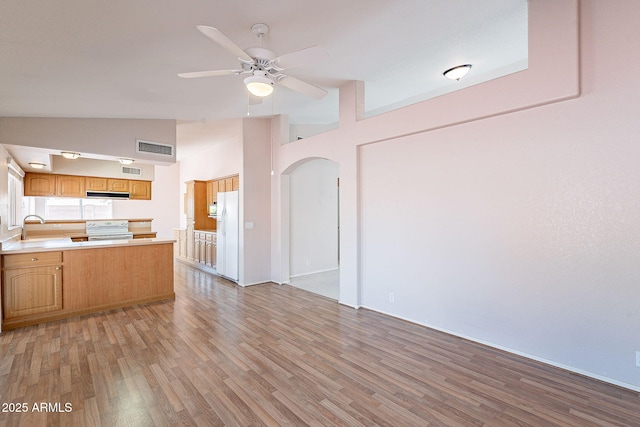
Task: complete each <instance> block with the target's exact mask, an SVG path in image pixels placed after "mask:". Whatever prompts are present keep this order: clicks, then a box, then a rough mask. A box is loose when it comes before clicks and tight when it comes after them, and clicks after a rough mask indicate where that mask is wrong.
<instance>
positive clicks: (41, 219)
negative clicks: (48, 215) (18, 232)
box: [20, 214, 45, 240]
mask: <svg viewBox="0 0 640 427" xmlns="http://www.w3.org/2000/svg"><path fill="white" fill-rule="evenodd" d="M32 217H33V218H38V220H40V224H44V223H45V220H44V218H42V217H41V216H40V215H33V214H32V215H27V216H25V217H24V219H23V220H22V236H21V237H20V238H21V239H22V240H26V237H27V231H26V230H25V229H24V226H25V224H26V223H27V219H28V218H32Z"/></svg>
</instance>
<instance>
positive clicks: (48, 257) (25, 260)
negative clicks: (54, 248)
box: [3, 252, 62, 268]
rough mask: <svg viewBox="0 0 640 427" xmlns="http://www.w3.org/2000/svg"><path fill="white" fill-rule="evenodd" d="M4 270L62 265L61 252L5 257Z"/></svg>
mask: <svg viewBox="0 0 640 427" xmlns="http://www.w3.org/2000/svg"><path fill="white" fill-rule="evenodd" d="M3 258H4V268H20V267H32V266H38V265H52V264H60V263H62V252H31V253H28V254H15V255H5V256H4V257H3Z"/></svg>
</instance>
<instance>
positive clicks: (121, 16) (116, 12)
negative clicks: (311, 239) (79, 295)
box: [0, 0, 527, 123]
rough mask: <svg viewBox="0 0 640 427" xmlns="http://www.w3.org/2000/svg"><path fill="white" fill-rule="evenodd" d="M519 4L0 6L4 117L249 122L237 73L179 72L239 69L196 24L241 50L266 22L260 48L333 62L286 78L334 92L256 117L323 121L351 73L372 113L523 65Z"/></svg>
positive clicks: (124, 2) (271, 105)
mask: <svg viewBox="0 0 640 427" xmlns="http://www.w3.org/2000/svg"><path fill="white" fill-rule="evenodd" d="M526 11H527V2H526V0H482V1H478V0H393V1H389V0H350V1H344V0H180V1H177V0H109V1H100V0H46V1H43V0H2V1H1V2H0V61H1V65H0V100H1V101H0V116H5V117H17V116H27V117H101V118H165V119H166V118H169V119H178V120H183V121H201V122H202V121H213V120H220V119H228V118H234V117H240V116H245V115H246V114H247V108H248V107H247V95H246V91H245V89H244V87H243V84H242V76H224V77H208V78H201V79H181V78H178V77H177V76H176V74H177V73H179V72H188V71H201V70H211V69H230V68H238V62H237V59H235V58H234V57H233V56H232V55H231V54H229V53H228V52H227V51H225V50H223V49H222V48H221V47H220V46H218V45H216V44H215V43H214V42H213V41H212V40H210V39H208V38H207V37H205V36H204V35H203V34H202V33H200V32H199V31H197V30H196V25H201V24H202V25H209V26H214V27H217V28H219V29H220V30H221V31H222V32H223V33H224V34H226V35H227V37H228V38H230V39H231V40H233V41H234V42H235V43H236V44H238V45H239V46H240V47H242V48H243V49H244V48H248V47H252V46H257V45H258V40H257V38H256V37H255V36H254V34H253V33H252V32H251V26H252V24H254V23H258V22H264V23H267V24H268V25H269V26H270V28H271V31H270V32H269V34H268V35H267V36H266V37H265V39H264V41H263V46H264V47H267V48H269V49H271V50H273V51H274V52H275V53H276V54H278V55H281V54H284V53H288V52H292V51H295V50H298V49H302V48H305V47H309V46H312V45H320V46H323V47H325V48H326V49H327V51H328V53H329V59H328V60H327V61H324V62H322V63H320V64H317V65H313V66H304V67H300V68H296V69H294V70H289V73H290V74H291V75H292V76H294V77H297V78H299V79H302V80H305V81H308V82H310V83H312V84H314V85H318V86H321V87H324V88H326V89H328V90H329V95H328V96H327V97H326V98H325V99H324V100H322V101H316V100H315V99H312V98H307V97H305V96H303V95H300V94H297V93H295V92H292V91H290V90H289V89H287V88H284V87H278V88H276V92H275V96H274V97H273V101H271V99H268V100H267V101H266V102H263V104H262V105H260V106H252V107H251V114H252V115H258V116H259V115H270V114H271V113H272V112H273V113H276V114H289V115H290V117H291V120H292V122H300V123H329V122H332V121H335V120H336V119H337V114H338V113H337V89H336V88H337V87H339V86H340V85H341V84H343V83H344V82H346V81H349V80H362V81H364V82H365V88H366V89H365V90H366V105H367V109H368V110H371V111H374V112H375V111H378V112H379V111H383V110H384V109H385V105H389V104H396V105H401V104H402V103H403V102H404V101H402V100H403V99H407V98H411V99H414V100H417V99H420V98H421V97H424V96H426V94H431V95H437V94H439V93H442V91H448V90H452V89H451V88H454V87H455V85H456V82H451V81H448V80H447V79H445V78H443V77H442V71H443V70H444V69H446V68H449V67H452V66H454V65H458V64H460V63H472V64H473V65H474V68H473V69H472V72H471V73H470V77H469V78H470V80H469V81H472V82H473V81H474V79H476V81H477V80H478V79H480V78H482V79H485V80H486V79H490V78H494V77H495V76H496V75H499V74H500V73H503V74H504V70H509V69H513V67H514V64H522V63H523V61H524V62H525V63H526V56H527V32H526V21H527V18H526ZM525 66H526V65H525Z"/></svg>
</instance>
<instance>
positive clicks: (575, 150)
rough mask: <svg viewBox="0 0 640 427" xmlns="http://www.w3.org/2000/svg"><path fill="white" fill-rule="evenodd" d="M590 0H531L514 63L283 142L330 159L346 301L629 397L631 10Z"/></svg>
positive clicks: (634, 155)
mask: <svg viewBox="0 0 640 427" xmlns="http://www.w3.org/2000/svg"><path fill="white" fill-rule="evenodd" d="M603 3H604V2H597V1H595V0H591V1H588V0H584V1H582V2H580V9H579V10H578V3H577V2H576V1H573V0H564V1H552V0H531V1H530V2H529V7H530V20H529V31H530V34H529V39H530V57H529V69H528V70H526V71H523V72H520V73H517V74H513V75H510V76H506V77H504V78H501V79H498V80H494V81H491V82H488V83H486V84H482V85H479V86H475V87H471V88H468V89H465V90H462V91H459V92H455V93H452V94H448V95H445V96H442V97H440V98H436V99H433V100H430V101H425V102H423V103H420V104H416V105H413V106H410V107H406V108H403V109H401V110H397V111H394V112H390V113H387V114H383V115H381V116H377V117H373V118H371V119H367V120H361V121H342V122H341V126H340V129H338V130H336V131H331V132H327V133H326V134H323V135H319V136H317V137H312V138H307V139H305V140H302V141H299V142H297V143H292V144H288V145H286V146H282V147H279V149H278V150H277V152H276V153H275V158H276V161H277V171H278V172H283V171H285V170H286V169H287V168H288V167H289V166H290V165H292V164H295V163H296V162H299V161H301V160H302V159H304V158H310V157H325V158H329V159H333V160H335V161H337V162H338V163H339V165H340V178H341V194H340V200H341V218H340V223H341V237H342V239H341V242H340V245H341V254H345V256H344V257H343V258H342V259H341V273H340V280H341V291H340V300H341V302H342V303H344V304H348V305H352V306H365V307H369V308H372V309H374V310H378V311H382V312H386V313H389V314H391V315H394V316H397V317H401V318H405V319H408V320H411V321H415V322H418V323H422V324H425V325H428V326H431V327H435V328H438V329H442V330H445V331H449V332H451V333H454V334H457V335H460V336H464V337H468V338H470V339H473V340H476V341H480V342H484V343H487V344H489V345H492V346H496V347H499V348H504V349H506V350H509V351H512V352H515V353H519V354H522V355H525V356H528V357H531V358H534V359H538V360H542V361H545V362H547V363H551V364H554V365H558V366H562V367H565V368H567V369H571V370H574V371H577V372H581V373H584V374H586V375H590V376H593V377H596V378H600V379H603V380H605V381H610V382H613V383H616V384H619V385H622V386H625V387H629V388H634V389H640V370H639V369H638V368H637V367H636V366H635V351H636V350H640V342H639V341H638V336H640V329H639V328H638V327H637V325H638V324H640V311H639V310H637V301H639V300H640V288H638V286H637V278H638V277H640V263H638V262H637V260H636V259H635V258H634V256H635V255H637V254H638V253H640V243H638V242H640V221H639V220H638V218H640V202H639V201H638V200H640V199H639V198H638V197H637V194H638V192H639V190H640V174H638V170H639V169H638V166H637V159H638V158H640V146H639V145H638V144H637V141H635V140H636V139H637V138H636V137H635V135H638V134H639V131H640V122H639V121H638V120H637V117H636V116H637V111H639V110H640V109H639V108H638V107H639V105H638V104H640V89H638V86H637V84H636V82H635V76H634V75H633V73H629V74H628V76H626V75H625V74H623V73H621V72H613V70H615V67H616V66H620V67H623V69H625V70H628V69H635V68H637V67H636V66H637V65H640V64H638V63H639V62H640V60H639V59H638V58H637V55H633V54H632V52H636V51H638V47H640V46H639V44H640V34H639V33H640V30H639V29H638V27H637V25H636V24H635V21H636V20H637V18H638V16H640V4H638V3H637V2H633V1H630V0H627V1H620V2H616V3H615V4H612V3H607V4H606V5H604V4H603ZM578 19H579V22H580V25H579V26H578ZM578 28H579V29H580V32H579V33H578ZM344 92H345V93H347V92H351V93H352V94H357V91H354V90H350V91H344ZM357 104H358V103H357V102H354V97H353V96H351V97H349V96H347V95H343V96H342V99H341V108H354V106H355V105H357ZM355 115H357V114H351V116H355ZM349 116H350V115H349V114H343V113H342V112H341V118H343V117H349ZM278 178H279V179H280V182H279V183H274V186H273V189H274V190H273V192H274V195H273V198H274V200H273V203H274V204H276V205H280V204H283V203H285V201H284V199H283V198H282V197H281V196H282V193H279V192H278V191H277V190H278V189H279V188H280V187H281V186H282V188H285V186H286V184H287V179H286V177H285V176H279V177H278ZM381 200H383V201H384V204H385V205H386V206H387V208H388V209H390V211H391V212H394V213H397V219H398V221H391V220H390V219H389V218H387V217H386V215H380V214H379V209H380V204H381ZM274 213H275V216H274V218H273V224H272V227H273V228H274V236H275V237H276V238H274V243H277V244H274V247H273V251H272V252H273V253H272V257H274V260H273V262H272V265H273V266H274V268H273V273H272V274H273V277H274V280H276V281H282V278H283V277H285V276H286V271H285V269H286V267H287V265H286V262H284V261H283V260H282V259H280V260H278V258H279V257H283V256H284V255H283V254H287V253H288V247H287V242H286V239H285V238H280V239H278V237H279V236H280V237H281V236H285V235H286V231H285V229H286V227H287V222H286V220H287V218H286V215H284V214H283V213H282V212H278V210H274ZM391 292H393V293H395V302H393V303H391V302H389V298H388V294H389V293H391Z"/></svg>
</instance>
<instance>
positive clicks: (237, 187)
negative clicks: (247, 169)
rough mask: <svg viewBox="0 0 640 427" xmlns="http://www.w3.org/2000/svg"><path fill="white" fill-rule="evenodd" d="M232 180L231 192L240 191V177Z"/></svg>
mask: <svg viewBox="0 0 640 427" xmlns="http://www.w3.org/2000/svg"><path fill="white" fill-rule="evenodd" d="M231 180H232V188H231V191H239V190H240V177H239V176H238V175H236V176H234V177H232V178H231Z"/></svg>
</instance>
